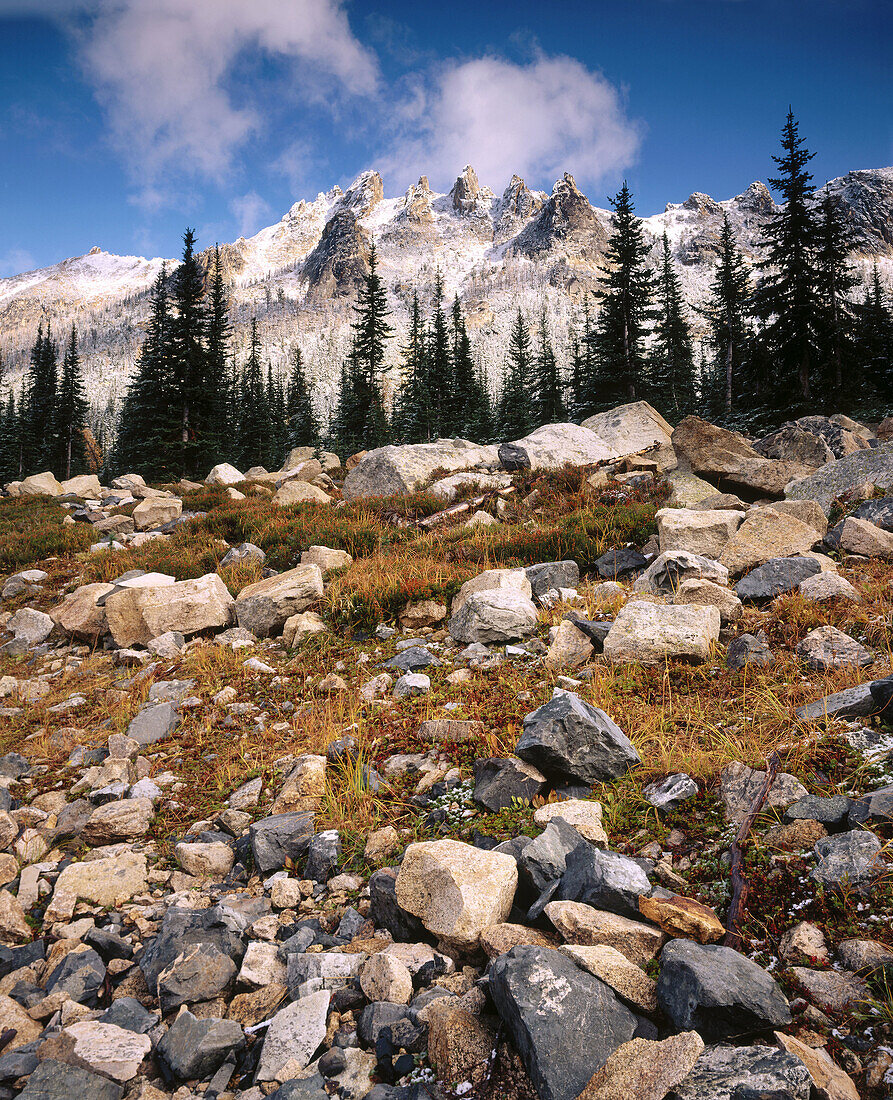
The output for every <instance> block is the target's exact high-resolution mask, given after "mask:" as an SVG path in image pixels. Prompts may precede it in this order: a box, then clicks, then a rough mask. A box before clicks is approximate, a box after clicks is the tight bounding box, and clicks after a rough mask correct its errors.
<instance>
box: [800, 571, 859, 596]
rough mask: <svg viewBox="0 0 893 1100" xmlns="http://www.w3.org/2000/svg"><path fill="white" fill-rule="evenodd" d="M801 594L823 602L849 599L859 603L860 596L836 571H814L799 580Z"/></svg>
mask: <svg viewBox="0 0 893 1100" xmlns="http://www.w3.org/2000/svg"><path fill="white" fill-rule="evenodd" d="M798 589H799V592H800V595H801V596H805V597H806V599H808V600H815V602H816V603H825V602H826V601H827V600H836V599H841V600H849V601H850V602H851V603H860V602H861V600H862V597H861V596H860V595H859V593H858V592H857V591H856V589H855V588H853V586H852V585H851V584H850V582H849V581H848V580H847V579H846V578H845V577H841V576H840V575H839V574H838V573H828V572H823V573H816V574H814V575H813V576H811V577H807V578H806V580H805V581H801V582H800V584H799V585H798Z"/></svg>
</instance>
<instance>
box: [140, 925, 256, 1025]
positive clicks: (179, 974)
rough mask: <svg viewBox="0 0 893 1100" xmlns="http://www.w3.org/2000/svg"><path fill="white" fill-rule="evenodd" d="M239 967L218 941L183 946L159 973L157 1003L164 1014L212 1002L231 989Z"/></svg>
mask: <svg viewBox="0 0 893 1100" xmlns="http://www.w3.org/2000/svg"><path fill="white" fill-rule="evenodd" d="M238 972H239V968H238V967H237V966H236V964H235V963H234V962H233V960H232V959H231V958H230V957H229V955H225V954H224V953H223V952H222V951H221V950H220V948H219V947H218V946H217V945H216V944H215V943H199V944H193V945H191V946H190V947H187V948H185V949H184V951H183V952H182V954H180V955H178V956H177V957H176V958H175V959H174V961H173V962H172V963H171V964H170V966H168V967H166V968H165V969H164V970H162V971H161V973H160V974H159V975H158V983H157V989H158V1003H159V1005H160V1006H161V1012H162V1014H163V1015H165V1016H166V1015H167V1014H168V1013H169V1012H172V1011H173V1010H174V1009H175V1008H179V1007H180V1005H185V1004H195V1003H196V1002H201V1001H211V1000H213V999H214V998H215V997H218V996H220V994H221V993H224V992H225V991H226V990H228V989H229V988H230V986H231V985H232V984H233V982H234V981H235V979H236V974H237V973H238Z"/></svg>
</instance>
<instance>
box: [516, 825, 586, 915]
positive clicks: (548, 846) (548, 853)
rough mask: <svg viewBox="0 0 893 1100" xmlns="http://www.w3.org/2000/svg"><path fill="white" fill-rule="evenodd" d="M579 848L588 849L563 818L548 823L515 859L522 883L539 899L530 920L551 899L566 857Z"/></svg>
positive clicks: (563, 869)
mask: <svg viewBox="0 0 893 1100" xmlns="http://www.w3.org/2000/svg"><path fill="white" fill-rule="evenodd" d="M580 846H584V847H586V846H587V845H586V842H585V841H584V840H583V837H582V836H581V835H580V833H578V832H577V830H576V829H574V828H573V827H572V826H570V825H568V823H567V822H566V821H564V820H563V819H562V818H556V819H555V820H554V821H550V822H549V823H548V825H547V826H546V828H545V829H544V831H543V832H541V833H540V835H539V836H538V837H536V838H535V839H534V840H531V841H529V842H527V843H525V845H524V849H523V851H522V852H521V853H520V854H519V855H518V856H517V859H518V868H519V870H520V871H521V873H522V879H523V881H524V883H525V884H526V883H529V884H530V886H532V888H533V890H534V892H535V893H536V894H538V895H540V896H541V900H540V901H538V902H537V903H536V904H535V906H534V909H533V910H532V911H531V913H530V914H528V916H529V917H531V918H532V917H533V916H535V915H536V914H537V913H538V912H539V909H540V906H541V905H545V903H546V901H547V900H549V899H550V898H551V897H552V895H553V894H554V892H555V887H556V886H557V884H558V880H559V879H560V878H561V877H562V876H563V875H564V873H565V871H566V870H567V857H568V856H569V855H570V854H571V852H573V851H574V849H575V848H579V847H580ZM544 892H545V897H544V899H543V895H544Z"/></svg>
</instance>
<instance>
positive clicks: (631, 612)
mask: <svg viewBox="0 0 893 1100" xmlns="http://www.w3.org/2000/svg"><path fill="white" fill-rule="evenodd" d="M720 625H721V616H720V612H719V608H718V607H716V606H706V605H703V604H681V605H680V604H673V605H667V604H657V603H646V602H645V601H644V600H630V602H629V603H627V604H624V606H623V607H622V608H621V609H620V611H619V612H618V615H617V618H616V619H615V620H614V625H613V626H612V627H611V629H610V630H609V631H608V636H607V638H605V650H604V652H605V656H606V657H607V658H608V659H609V660H611V661H613V662H614V663H615V664H620V663H625V662H637V663H639V664H644V665H655V664H662V663H663V662H664V661H666V660H668V659H670V658H673V657H680V658H682V659H683V660H686V661H691V662H694V663H703V662H704V661H707V660H709V659H710V653H711V650H712V648H713V645H714V643H715V642H717V641H718V640H719V630H720Z"/></svg>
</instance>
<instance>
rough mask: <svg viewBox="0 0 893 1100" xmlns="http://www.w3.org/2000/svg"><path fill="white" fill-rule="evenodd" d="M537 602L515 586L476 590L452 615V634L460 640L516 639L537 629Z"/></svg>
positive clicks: (467, 641)
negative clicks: (535, 603)
mask: <svg viewBox="0 0 893 1100" xmlns="http://www.w3.org/2000/svg"><path fill="white" fill-rule="evenodd" d="M536 627H537V613H536V606H535V605H534V603H533V602H532V601H531V600H529V599H528V598H527V596H525V595H524V594H523V593H522V592H519V591H517V590H516V589H512V588H490V589H484V590H483V591H481V592H473V593H472V594H471V595H470V596H468V598H467V599H466V600H465V602H464V603H463V604H462V606H461V607H460V608H459V610H458V611H456V612H455V613H454V614H453V616H452V618H451V619H450V626H449V629H450V635H451V637H453V638H454V639H455V640H456V641H457V642H465V643H470V642H483V643H485V644H489V643H494V642H495V643H497V644H502V643H504V642H512V641H515V640H517V639H519V638H527V637H529V636H530V635H531V634H534V633H535V632H536Z"/></svg>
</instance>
